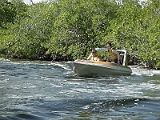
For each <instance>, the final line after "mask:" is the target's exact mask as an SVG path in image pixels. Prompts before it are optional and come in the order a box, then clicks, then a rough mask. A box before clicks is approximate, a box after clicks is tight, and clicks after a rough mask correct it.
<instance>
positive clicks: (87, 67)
mask: <svg viewBox="0 0 160 120" xmlns="http://www.w3.org/2000/svg"><path fill="white" fill-rule="evenodd" d="M66 64H67V65H68V66H69V67H70V68H71V69H72V70H73V71H74V72H75V73H76V74H77V75H78V76H108V75H131V73H132V71H131V69H130V68H129V67H125V66H121V65H117V64H114V63H110V62H94V61H90V60H79V61H73V62H67V63H66Z"/></svg>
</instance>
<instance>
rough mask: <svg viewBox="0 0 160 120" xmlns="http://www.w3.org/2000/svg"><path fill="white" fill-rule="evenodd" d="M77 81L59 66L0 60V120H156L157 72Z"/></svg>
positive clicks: (159, 104)
mask: <svg viewBox="0 0 160 120" xmlns="http://www.w3.org/2000/svg"><path fill="white" fill-rule="evenodd" d="M131 68H132V70H133V73H132V75H131V76H116V77H114V76H108V77H98V78H82V77H77V76H75V75H74V74H73V73H72V71H71V70H69V69H68V68H67V66H66V65H65V64H64V63H63V62H52V63H51V62H45V61H34V62H33V61H9V60H3V59H1V60H0V120H26V119H32V120H160V71H158V70H147V69H142V68H140V67H138V66H131Z"/></svg>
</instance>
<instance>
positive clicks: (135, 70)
mask: <svg viewBox="0 0 160 120" xmlns="http://www.w3.org/2000/svg"><path fill="white" fill-rule="evenodd" d="M130 67H131V69H132V74H131V75H138V76H153V75H160V70H152V69H146V68H142V67H138V66H130Z"/></svg>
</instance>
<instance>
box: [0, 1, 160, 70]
mask: <svg viewBox="0 0 160 120" xmlns="http://www.w3.org/2000/svg"><path fill="white" fill-rule="evenodd" d="M107 41H111V42H112V43H113V44H114V46H115V47H116V48H117V49H127V50H128V53H129V55H130V62H132V61H133V62H135V59H136V60H139V61H140V62H141V63H145V64H146V65H147V66H149V67H150V68H160V3H159V0H152V1H149V0H148V2H145V3H144V4H143V5H140V4H139V3H138V2H133V1H132V0H128V1H126V2H123V4H118V3H116V2H114V0H113V1H111V0H99V1H97V0H57V1H56V2H55V1H54V2H47V3H36V4H32V5H26V4H24V3H23V2H21V1H18V0H12V3H10V2H6V1H3V0H0V42H1V44H0V56H1V57H6V58H18V59H42V60H52V59H54V60H73V59H77V58H83V57H85V56H87V55H88V54H89V53H90V51H91V49H92V48H93V47H104V44H105V43H106V42H107Z"/></svg>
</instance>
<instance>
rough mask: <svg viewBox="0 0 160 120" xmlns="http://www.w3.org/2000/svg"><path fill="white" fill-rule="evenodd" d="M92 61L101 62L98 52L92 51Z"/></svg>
mask: <svg viewBox="0 0 160 120" xmlns="http://www.w3.org/2000/svg"><path fill="white" fill-rule="evenodd" d="M90 60H93V61H101V57H100V56H98V55H97V51H96V50H95V49H93V50H92V56H91V58H90Z"/></svg>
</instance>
